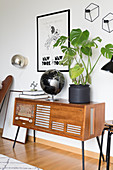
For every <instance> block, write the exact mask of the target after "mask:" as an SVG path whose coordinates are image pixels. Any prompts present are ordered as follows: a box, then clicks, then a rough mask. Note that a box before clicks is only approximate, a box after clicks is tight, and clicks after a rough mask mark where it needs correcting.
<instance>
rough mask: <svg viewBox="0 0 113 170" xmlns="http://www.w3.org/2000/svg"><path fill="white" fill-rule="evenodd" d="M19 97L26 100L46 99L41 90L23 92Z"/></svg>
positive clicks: (46, 96) (46, 95)
mask: <svg viewBox="0 0 113 170" xmlns="http://www.w3.org/2000/svg"><path fill="white" fill-rule="evenodd" d="M19 97H20V98H26V99H41V98H48V94H46V93H44V91H43V90H37V91H26V90H24V91H23V92H22V94H20V95H19Z"/></svg>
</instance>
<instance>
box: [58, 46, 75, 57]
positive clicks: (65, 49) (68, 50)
mask: <svg viewBox="0 0 113 170" xmlns="http://www.w3.org/2000/svg"><path fill="white" fill-rule="evenodd" d="M61 50H62V52H63V53H65V54H66V55H67V54H68V55H69V56H75V55H76V49H75V48H71V47H69V48H68V47H67V46H61Z"/></svg>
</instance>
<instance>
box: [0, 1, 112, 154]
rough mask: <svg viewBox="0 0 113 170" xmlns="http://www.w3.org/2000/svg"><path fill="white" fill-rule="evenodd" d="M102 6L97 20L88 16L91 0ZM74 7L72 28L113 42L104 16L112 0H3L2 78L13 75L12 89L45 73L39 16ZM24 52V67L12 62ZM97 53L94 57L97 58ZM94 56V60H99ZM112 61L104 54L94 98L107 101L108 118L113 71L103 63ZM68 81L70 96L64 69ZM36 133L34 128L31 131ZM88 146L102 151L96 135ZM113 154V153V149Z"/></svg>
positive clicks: (63, 140)
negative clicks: (41, 61)
mask: <svg viewBox="0 0 113 170" xmlns="http://www.w3.org/2000/svg"><path fill="white" fill-rule="evenodd" d="M91 2H93V3H96V4H98V5H99V6H100V16H99V18H98V19H96V20H95V21H94V22H92V23H91V22H89V21H87V20H85V19H84V9H85V8H86V7H87V6H88V5H89V4H90V3H91ZM64 9H70V10H71V28H78V27H80V28H81V29H88V30H89V31H90V32H91V35H90V36H92V37H96V36H100V37H101V38H102V39H103V42H102V45H105V44H106V43H113V33H110V34H109V33H107V32H105V31H103V30H102V22H101V21H102V18H103V17H104V16H105V15H107V14H108V13H109V12H112V11H113V1H112V0H104V2H103V1H102V0H94V1H91V0H84V1H83V0H79V1H77V0H69V1H68V0H57V1H53V0H46V1H45V0H41V1H40V0H0V59H1V60H0V79H1V80H3V79H4V78H5V77H6V76H7V75H8V74H11V75H13V77H14V84H13V87H12V89H14V90H23V89H28V88H29V86H30V83H31V82H32V81H33V80H35V81H36V82H39V80H40V76H41V75H42V73H39V72H37V54H36V47H37V45H36V38H37V37H36V16H38V15H42V14H47V13H50V12H55V11H59V10H64ZM15 54H22V55H23V56H26V57H28V60H29V64H28V66H27V67H26V68H24V69H18V68H16V67H14V66H12V65H11V57H12V56H13V55H15ZM97 54H98V53H96V54H95V55H94V58H95V59H96V58H97ZM95 59H94V60H95ZM106 62H108V60H107V59H106V58H101V59H100V61H99V63H98V65H97V66H96V69H95V72H94V73H93V75H92V85H91V90H92V100H93V101H97V102H105V103H106V112H105V118H106V119H113V109H112V101H113V89H112V86H113V75H112V74H108V73H106V72H104V71H101V67H102V66H103V65H104V64H105V63H106ZM64 75H65V78H66V85H65V87H64V89H63V90H62V92H61V93H60V94H59V95H58V96H59V97H61V96H63V97H64V98H68V86H69V84H70V83H71V80H70V79H69V76H68V73H64ZM29 134H32V131H30V132H29ZM36 135H37V136H38V137H40V138H44V139H47V140H51V141H56V142H60V143H63V144H67V145H70V146H75V147H81V143H80V142H79V141H77V140H73V139H69V138H64V137H59V136H54V135H50V134H45V133H42V132H37V134H36ZM85 148H86V149H87V150H91V151H94V152H99V150H98V147H97V143H96V140H95V139H92V140H89V141H87V142H86V145H85ZM111 155H113V150H112V153H111Z"/></svg>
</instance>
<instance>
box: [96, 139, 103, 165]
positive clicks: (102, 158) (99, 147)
mask: <svg viewBox="0 0 113 170" xmlns="http://www.w3.org/2000/svg"><path fill="white" fill-rule="evenodd" d="M96 139H97V143H98V146H99V149H100V141H99V137H98V136H97V137H96ZM102 159H103V162H104V154H103V153H102Z"/></svg>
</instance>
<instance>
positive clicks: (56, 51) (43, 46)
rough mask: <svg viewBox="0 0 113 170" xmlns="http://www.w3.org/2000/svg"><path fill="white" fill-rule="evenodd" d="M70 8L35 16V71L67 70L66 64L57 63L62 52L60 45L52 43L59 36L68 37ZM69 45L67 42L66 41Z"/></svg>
mask: <svg viewBox="0 0 113 170" xmlns="http://www.w3.org/2000/svg"><path fill="white" fill-rule="evenodd" d="M69 34H70V10H69V9H68V10H63V11H59V12H54V13H50V14H46V15H41V16H37V71H38V72H43V71H46V70H49V69H57V70H60V71H68V66H63V65H59V61H61V60H62V59H63V56H64V54H63V53H62V51H61V49H60V47H57V48H53V45H54V44H55V42H56V41H57V39H58V38H60V36H62V35H64V36H66V37H69ZM67 43H68V44H66V45H68V46H69V42H68V41H67Z"/></svg>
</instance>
